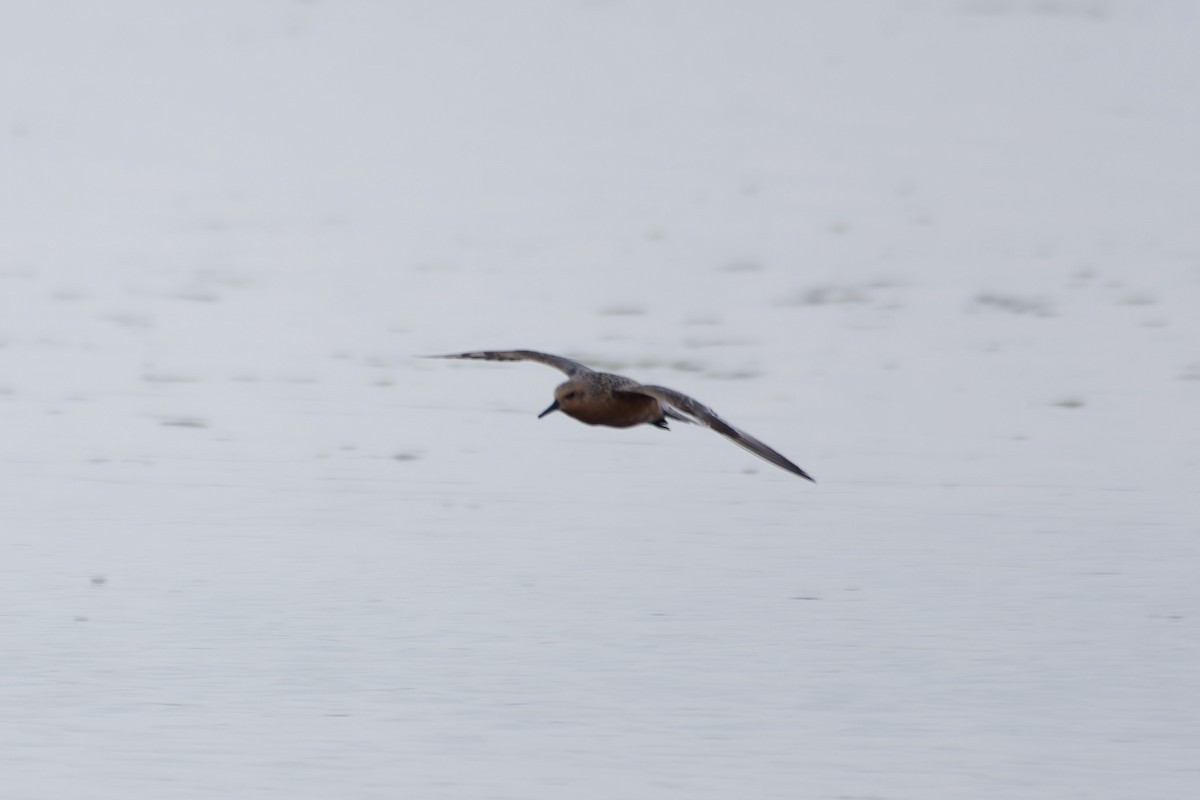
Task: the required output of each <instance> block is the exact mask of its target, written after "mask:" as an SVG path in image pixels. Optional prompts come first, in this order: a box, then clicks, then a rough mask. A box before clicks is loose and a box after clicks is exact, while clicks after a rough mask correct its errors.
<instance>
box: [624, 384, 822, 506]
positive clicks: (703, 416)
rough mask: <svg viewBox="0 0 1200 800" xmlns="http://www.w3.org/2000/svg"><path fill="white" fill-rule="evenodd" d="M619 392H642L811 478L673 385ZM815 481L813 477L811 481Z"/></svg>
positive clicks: (778, 463) (810, 477) (638, 385)
mask: <svg viewBox="0 0 1200 800" xmlns="http://www.w3.org/2000/svg"><path fill="white" fill-rule="evenodd" d="M621 391H622V392H631V393H634V394H644V395H646V396H647V397H653V398H654V399H655V400H657V401H659V402H660V403H662V404H663V405H666V406H670V407H671V408H672V409H674V410H675V411H677V412H679V413H680V414H682V415H683V416H685V417H688V419H689V420H690V421H692V422H695V423H696V424H697V425H703V426H704V427H706V428H711V429H712V430H714V431H716V432H717V433H719V434H721V435H722V436H724V437H726V438H728V439H731V440H732V441H733V442H734V444H737V445H739V446H741V447H744V448H746V449H747V450H749V451H750V452H751V453H754V455H756V456H758V457H759V458H762V459H765V460H767V461H770V462H771V463H772V464H774V465H775V466H777V467H782V468H783V469H786V470H787V471H788V472H791V473H793V474H795V475H799V476H800V477H801V478H806V479H808V480H810V481H811V480H813V478H812V476H811V475H809V474H808V473H807V472H805V471H804V470H802V469H800V468H799V467H797V466H796V465H795V464H793V463H792V462H791V461H788V460H787V459H786V458H784V457H783V456H782V455H781V454H780V453H778V452H776V451H775V450H772V449H771V448H770V447H767V446H766V445H765V444H763V443H762V442H760V441H759V440H758V439H755V438H754V437H753V436H750V435H749V434H746V433H744V432H742V431H740V430H738V429H737V428H735V427H733V426H732V425H730V424H729V423H728V422H726V421H725V420H723V419H721V418H720V417H718V416H717V412H715V411H713V410H712V409H711V408H709V407H708V406H706V405H704V404H703V403H701V402H700V401H698V400H696V399H695V398H692V397H688V396H687V395H686V394H683V393H682V392H677V391H675V390H674V389H668V388H666V387H665V386H644V385H642V384H637V385H635V386H622V387H621ZM814 482H815V481H814Z"/></svg>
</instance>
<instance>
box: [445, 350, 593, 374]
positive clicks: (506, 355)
mask: <svg viewBox="0 0 1200 800" xmlns="http://www.w3.org/2000/svg"><path fill="white" fill-rule="evenodd" d="M424 357H425V358H467V359H474V360H477V361H536V362H538V363H539V364H545V365H546V366H548V367H554V368H555V369H557V370H559V371H561V372H565V373H566V374H567V375H568V376H570V377H574V376H576V375H582V374H585V373H588V372H592V370H590V369H588V368H587V367H585V366H584V365H583V364H580V363H579V362H578V361H572V360H571V359H569V358H563V357H562V356H554V355H550V354H549V353H539V352H538V351H536V350H475V351H473V352H470V353H450V354H448V355H444V356H424Z"/></svg>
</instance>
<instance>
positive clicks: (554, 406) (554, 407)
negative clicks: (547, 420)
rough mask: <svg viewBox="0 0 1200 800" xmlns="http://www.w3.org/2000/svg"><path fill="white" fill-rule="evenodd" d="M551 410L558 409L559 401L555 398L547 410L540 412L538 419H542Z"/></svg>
mask: <svg viewBox="0 0 1200 800" xmlns="http://www.w3.org/2000/svg"><path fill="white" fill-rule="evenodd" d="M551 411H558V401H557V400H555V401H554V402H553V403H551V404H550V407H549V408H547V409H546V410H545V411H543V412H542V413H540V414H538V419H541V418H542V417H544V416H546V415H547V414H549V413H550V412H551Z"/></svg>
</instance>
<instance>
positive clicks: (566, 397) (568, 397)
mask: <svg viewBox="0 0 1200 800" xmlns="http://www.w3.org/2000/svg"><path fill="white" fill-rule="evenodd" d="M574 397H575V393H574V392H567V393H566V394H564V395H563V399H564V400H571V399H574Z"/></svg>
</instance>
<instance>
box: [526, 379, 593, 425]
mask: <svg viewBox="0 0 1200 800" xmlns="http://www.w3.org/2000/svg"><path fill="white" fill-rule="evenodd" d="M586 402H587V387H586V386H585V385H584V384H583V383H582V382H580V381H567V382H566V383H563V384H560V385H559V386H558V388H557V389H555V390H554V402H553V403H551V404H550V405H549V407H547V408H546V410H545V411H543V412H542V413H540V414H538V419H541V418H542V417H544V416H546V415H547V414H549V413H550V412H552V411H562V412H563V413H564V414H567V415H568V416H572V417H573V416H575V414H573V413H572V412H573V411H575V409H577V408H580V407H582V406H583V405H584V404H585V403H586Z"/></svg>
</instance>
